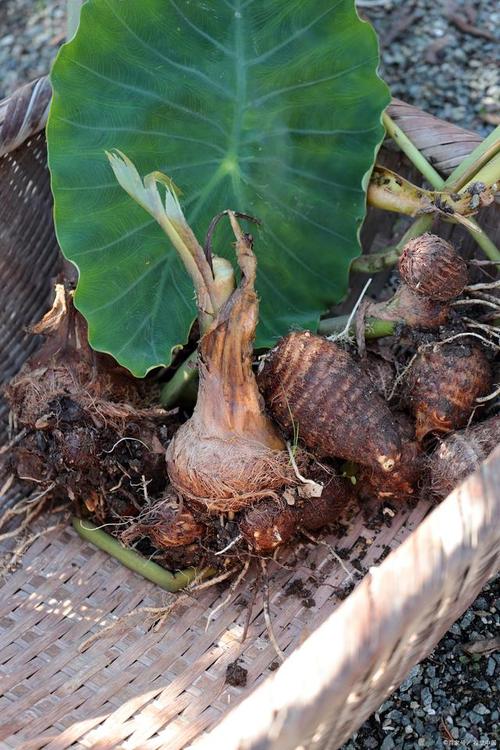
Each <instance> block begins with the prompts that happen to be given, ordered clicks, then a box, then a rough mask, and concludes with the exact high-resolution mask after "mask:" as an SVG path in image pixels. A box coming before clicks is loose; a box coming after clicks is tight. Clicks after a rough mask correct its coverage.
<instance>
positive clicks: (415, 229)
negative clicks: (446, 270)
mask: <svg viewBox="0 0 500 750" xmlns="http://www.w3.org/2000/svg"><path fill="white" fill-rule="evenodd" d="M383 122H384V125H385V127H386V130H387V133H388V135H390V136H391V137H392V138H394V140H395V142H396V143H397V144H398V146H399V147H400V148H401V150H402V151H403V152H404V153H405V154H406V156H408V158H409V159H410V161H411V162H412V163H413V164H414V165H415V166H416V167H417V169H419V171H420V172H421V173H422V174H423V175H424V177H426V178H427V179H428V181H429V182H430V184H431V185H432V187H433V188H434V189H435V190H442V189H443V188H444V187H446V188H447V189H448V190H450V191H456V190H459V189H461V188H462V187H463V186H464V185H466V184H468V182H470V181H471V177H472V176H473V175H474V174H476V173H477V172H478V170H479V169H480V168H481V173H482V174H484V175H485V176H487V177H494V175H495V174H496V171H497V168H498V167H497V161H496V159H497V154H498V151H499V149H500V141H499V135H500V126H499V127H498V128H496V129H495V130H494V131H493V133H490V135H489V136H488V138H486V139H485V140H484V141H483V142H482V143H480V144H479V146H477V148H475V149H474V151H473V152H472V153H471V154H469V156H468V157H467V158H466V159H464V160H463V161H462V162H461V163H460V164H459V165H458V167H456V169H454V170H453V172H452V173H451V174H450V175H449V177H448V178H447V179H446V180H443V178H442V177H441V176H440V175H439V174H438V173H437V172H436V170H435V169H434V167H433V166H432V165H431V164H429V162H428V161H427V159H426V158H425V157H424V156H423V155H422V154H421V153H420V151H419V150H418V149H417V147H416V146H415V145H414V144H413V143H412V142H411V141H410V139H409V138H408V136H407V135H405V133H403V131H402V130H401V128H399V127H398V126H397V125H396V123H395V122H394V120H393V119H392V118H391V117H390V116H389V115H388V114H387V113H384V115H383ZM394 135H396V137H394ZM486 157H487V158H486ZM485 159H486V161H485ZM490 161H491V162H493V167H492V168H491V172H490V171H487V170H490V166H489V165H490ZM483 170H484V172H483ZM493 170H494V171H493ZM496 179H498V177H497V178H496ZM496 179H492V181H491V183H488V184H493V182H495V181H496ZM473 181H474V182H476V181H477V180H475V179H474V180H473ZM481 181H482V182H485V180H484V179H482V180H481ZM485 184H486V183H485ZM434 218H435V217H434V216H433V215H432V214H425V215H423V216H419V217H418V218H417V219H416V220H415V221H414V222H413V223H412V224H411V225H410V227H409V228H408V229H407V230H406V232H405V233H404V235H403V236H402V237H401V239H400V240H399V242H398V243H397V245H394V246H392V247H389V248H387V249H386V250H383V251H382V252H379V253H373V254H371V255H360V256H359V258H355V259H354V261H353V262H352V264H351V271H354V272H357V273H368V274H370V273H377V272H378V271H381V270H383V269H384V268H390V267H391V266H393V265H395V264H396V263H397V262H398V258H399V256H400V255H401V252H402V250H403V248H404V246H405V245H406V243H407V242H409V240H411V239H413V238H414V237H418V236H419V235H421V234H424V232H428V231H429V229H430V228H431V227H432V223H433V221H434ZM468 221H469V227H468V231H469V232H470V234H471V236H472V237H473V238H474V240H475V241H476V242H477V244H478V245H479V247H480V248H481V249H482V251H483V252H484V254H485V255H486V257H487V258H488V259H489V260H492V261H500V251H499V250H498V248H497V246H496V245H495V243H494V242H493V241H492V240H491V239H490V238H489V237H488V235H487V234H486V232H484V231H483V230H482V229H481V228H480V226H479V225H478V224H477V222H476V221H475V220H474V219H472V218H470V217H469V219H468ZM470 225H472V228H471V227H470Z"/></svg>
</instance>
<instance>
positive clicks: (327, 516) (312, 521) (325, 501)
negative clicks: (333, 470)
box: [294, 472, 387, 531]
mask: <svg viewBox="0 0 500 750" xmlns="http://www.w3.org/2000/svg"><path fill="white" fill-rule="evenodd" d="M384 476H387V472H384ZM353 499H354V488H353V485H352V483H351V481H350V480H349V479H346V478H345V477H339V476H332V477H329V478H328V480H327V481H326V482H325V485H324V487H323V492H322V493H321V497H311V498H305V499H299V500H298V501H297V504H296V505H295V506H294V509H295V510H296V511H297V512H298V515H299V524H300V526H302V527H303V528H304V529H307V530H308V531H317V530H318V529H321V528H322V527H323V526H328V525H329V524H331V523H335V521H337V520H338V517H339V515H340V513H341V512H342V511H343V510H344V509H345V507H346V506H347V505H348V504H349V503H351V502H352V501H353Z"/></svg>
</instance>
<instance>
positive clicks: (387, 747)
mask: <svg viewBox="0 0 500 750" xmlns="http://www.w3.org/2000/svg"><path fill="white" fill-rule="evenodd" d="M395 747H396V744H395V742H394V740H393V739H392V737H391V736H390V735H389V736H388V737H386V738H385V740H384V741H383V742H382V744H381V746H380V750H394V748H395Z"/></svg>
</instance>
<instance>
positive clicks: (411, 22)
mask: <svg viewBox="0 0 500 750" xmlns="http://www.w3.org/2000/svg"><path fill="white" fill-rule="evenodd" d="M358 5H359V11H360V13H361V14H362V15H364V16H365V17H366V18H368V19H369V20H370V21H371V22H372V23H373V25H374V26H375V28H376V29H377V32H378V34H379V38H380V46H381V50H382V66H381V73H382V77H383V78H384V79H385V80H386V81H387V83H388V84H389V85H390V87H391V91H392V95H393V96H396V97H399V98H400V99H404V100H405V101H407V102H408V103H409V104H415V105H416V106H418V107H420V108H421V109H424V110H426V111H427V112H431V113H432V114H435V115H437V116H438V117H441V118H442V119H443V120H447V121H448V122H453V123H456V124H457V125H461V126H462V127H464V128H470V129H471V130H474V131H477V132H479V133H483V134H484V135H487V134H488V132H489V131H490V130H492V126H493V125H498V124H499V123H500V67H499V65H498V63H499V45H498V42H499V40H500V36H499V29H500V5H499V3H498V1H497V0H479V1H478V0H476V1H475V2H474V1H472V2H471V0H460V1H459V0H437V1H436V0H385V2H384V0H359V3H358Z"/></svg>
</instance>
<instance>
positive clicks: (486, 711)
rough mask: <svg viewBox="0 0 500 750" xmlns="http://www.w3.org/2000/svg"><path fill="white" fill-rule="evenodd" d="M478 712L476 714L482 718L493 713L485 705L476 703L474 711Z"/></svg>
mask: <svg viewBox="0 0 500 750" xmlns="http://www.w3.org/2000/svg"><path fill="white" fill-rule="evenodd" d="M472 710H473V711H475V712H476V714H480V715H481V716H485V715H486V714H490V713H491V711H490V709H489V708H486V706H485V705H484V704H483V703H476V705H475V706H474V708H473V709H472Z"/></svg>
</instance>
